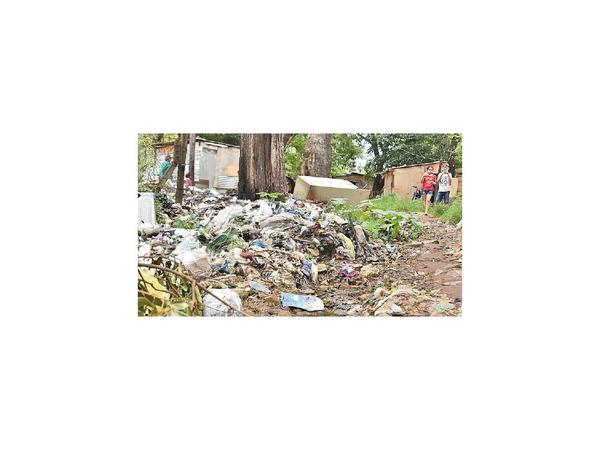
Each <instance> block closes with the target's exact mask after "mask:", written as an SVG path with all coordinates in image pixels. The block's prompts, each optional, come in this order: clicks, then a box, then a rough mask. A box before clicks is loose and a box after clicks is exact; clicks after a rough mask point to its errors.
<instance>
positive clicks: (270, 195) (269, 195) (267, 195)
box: [258, 192, 285, 202]
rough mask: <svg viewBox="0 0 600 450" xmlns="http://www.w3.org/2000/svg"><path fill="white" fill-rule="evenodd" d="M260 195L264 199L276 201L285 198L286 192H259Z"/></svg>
mask: <svg viewBox="0 0 600 450" xmlns="http://www.w3.org/2000/svg"><path fill="white" fill-rule="evenodd" d="M258 197H259V198H261V199H263V200H269V201H270V202H274V201H277V200H283V199H284V198H285V194H282V193H281V192H259V193H258Z"/></svg>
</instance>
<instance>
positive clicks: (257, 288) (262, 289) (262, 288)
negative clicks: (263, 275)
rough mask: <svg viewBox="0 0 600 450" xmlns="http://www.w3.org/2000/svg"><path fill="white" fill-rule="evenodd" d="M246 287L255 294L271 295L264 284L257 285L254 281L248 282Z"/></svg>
mask: <svg viewBox="0 0 600 450" xmlns="http://www.w3.org/2000/svg"><path fill="white" fill-rule="evenodd" d="M248 286H250V287H251V288H252V289H254V290H255V291H257V292H264V293H265V294H270V293H271V289H269V288H268V287H267V286H265V285H264V284H260V283H257V282H256V281H249V282H248Z"/></svg>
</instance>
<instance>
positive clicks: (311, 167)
mask: <svg viewBox="0 0 600 450" xmlns="http://www.w3.org/2000/svg"><path fill="white" fill-rule="evenodd" d="M331 136H332V135H331V134H309V135H308V141H307V142H306V148H305V149H304V160H303V161H302V167H301V168H300V175H309V176H311V177H329V175H330V174H331V152H332V150H331Z"/></svg>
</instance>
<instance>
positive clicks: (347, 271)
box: [340, 266, 358, 278]
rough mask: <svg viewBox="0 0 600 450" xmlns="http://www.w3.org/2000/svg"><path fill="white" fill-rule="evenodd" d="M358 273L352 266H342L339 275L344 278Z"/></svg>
mask: <svg viewBox="0 0 600 450" xmlns="http://www.w3.org/2000/svg"><path fill="white" fill-rule="evenodd" d="M357 274H358V272H357V271H356V270H354V268H353V267H352V266H343V267H342V269H341V270H340V275H341V276H343V277H346V278H353V277H355V276H356V275H357Z"/></svg>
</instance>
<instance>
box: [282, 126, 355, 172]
mask: <svg viewBox="0 0 600 450" xmlns="http://www.w3.org/2000/svg"><path fill="white" fill-rule="evenodd" d="M307 141H308V134H305V133H297V134H295V135H294V137H293V138H292V139H291V140H290V142H289V144H288V145H287V147H286V149H285V155H284V160H285V174H286V175H287V176H288V177H290V178H293V179H296V177H297V176H298V175H299V174H300V167H301V166H302V158H303V155H304V149H305V148H306V142H307ZM331 149H332V151H331V174H330V176H332V177H335V176H339V175H345V174H347V173H349V172H352V171H353V170H354V168H355V166H356V160H357V159H358V158H359V157H360V155H361V154H362V148H361V147H360V146H359V145H358V140H357V137H356V135H355V134H334V135H333V136H332V137H331Z"/></svg>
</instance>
